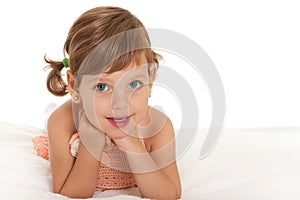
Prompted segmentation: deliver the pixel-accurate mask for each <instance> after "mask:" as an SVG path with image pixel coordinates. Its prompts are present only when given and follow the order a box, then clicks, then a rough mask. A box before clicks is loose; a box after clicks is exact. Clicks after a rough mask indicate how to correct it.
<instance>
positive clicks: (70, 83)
mask: <svg viewBox="0 0 300 200" xmlns="http://www.w3.org/2000/svg"><path fill="white" fill-rule="evenodd" d="M67 81H68V92H69V93H70V94H71V96H72V95H73V91H74V85H75V77H74V75H73V74H72V73H71V71H70V70H68V71H67Z"/></svg>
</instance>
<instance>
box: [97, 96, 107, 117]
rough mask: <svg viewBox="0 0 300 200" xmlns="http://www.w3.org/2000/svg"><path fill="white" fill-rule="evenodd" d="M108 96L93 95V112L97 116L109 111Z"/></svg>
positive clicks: (104, 114)
mask: <svg viewBox="0 0 300 200" xmlns="http://www.w3.org/2000/svg"><path fill="white" fill-rule="evenodd" d="M110 104H111V103H110V98H108V97H97V96H95V104H94V105H95V113H96V115H97V117H100V116H106V115H107V114H108V113H109V108H110Z"/></svg>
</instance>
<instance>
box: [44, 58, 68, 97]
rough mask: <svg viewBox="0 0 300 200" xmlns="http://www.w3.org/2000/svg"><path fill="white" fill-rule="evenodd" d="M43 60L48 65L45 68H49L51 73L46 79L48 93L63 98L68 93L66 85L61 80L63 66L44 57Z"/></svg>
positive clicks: (59, 62)
mask: <svg viewBox="0 0 300 200" xmlns="http://www.w3.org/2000/svg"><path fill="white" fill-rule="evenodd" d="M44 60H45V61H46V63H48V64H49V65H48V66H46V67H45V68H46V69H47V68H50V69H51V71H50V72H49V74H48V77H47V88H48V90H49V92H51V93H52V94H54V95H56V96H64V95H66V94H67V93H68V91H67V84H66V83H65V81H64V80H63V79H62V76H61V70H62V69H63V68H64V64H63V62H61V61H53V60H50V59H48V58H47V57H46V55H45V56H44Z"/></svg>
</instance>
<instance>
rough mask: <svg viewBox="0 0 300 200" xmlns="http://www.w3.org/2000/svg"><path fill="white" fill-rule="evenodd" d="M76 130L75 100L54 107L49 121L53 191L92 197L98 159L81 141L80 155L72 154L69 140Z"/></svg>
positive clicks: (71, 195)
mask: <svg viewBox="0 0 300 200" xmlns="http://www.w3.org/2000/svg"><path fill="white" fill-rule="evenodd" d="M75 132H76V128H75V125H74V121H73V114H72V102H71V100H69V101H67V102H66V103H65V104H63V105H62V106H60V107H59V108H58V109H57V110H55V111H54V112H53V113H52V115H51V116H50V118H49V121H48V135H49V153H50V164H51V172H52V179H53V191H54V192H55V193H60V194H63V195H66V196H69V197H81V198H84V197H91V196H92V195H93V193H94V191H95V187H96V184H97V175H98V174H97V173H98V167H99V161H97V160H96V159H95V158H94V157H93V156H91V155H90V154H89V152H88V151H87V150H86V148H85V147H84V145H80V147H79V150H78V155H77V158H76V159H75V158H74V157H73V156H72V155H71V154H70V147H69V140H70V138H71V136H72V134H74V133H75Z"/></svg>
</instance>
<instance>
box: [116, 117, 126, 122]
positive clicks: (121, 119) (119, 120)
mask: <svg viewBox="0 0 300 200" xmlns="http://www.w3.org/2000/svg"><path fill="white" fill-rule="evenodd" d="M125 120H126V117H125V118H114V121H115V122H116V123H120V122H124V121H125Z"/></svg>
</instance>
